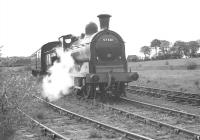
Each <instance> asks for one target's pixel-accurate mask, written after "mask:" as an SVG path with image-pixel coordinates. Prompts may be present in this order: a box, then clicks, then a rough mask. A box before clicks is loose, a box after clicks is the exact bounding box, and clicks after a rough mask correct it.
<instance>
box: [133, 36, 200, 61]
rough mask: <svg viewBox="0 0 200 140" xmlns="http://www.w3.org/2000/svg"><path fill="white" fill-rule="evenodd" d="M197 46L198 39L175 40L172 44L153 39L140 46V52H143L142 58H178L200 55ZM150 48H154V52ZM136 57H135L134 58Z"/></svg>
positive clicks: (199, 42)
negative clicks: (146, 44) (187, 40)
mask: <svg viewBox="0 0 200 140" xmlns="http://www.w3.org/2000/svg"><path fill="white" fill-rule="evenodd" d="M199 48H200V40H197V41H189V42H184V41H176V42H175V43H174V44H172V43H170V42H169V41H167V40H159V39H154V40H152V41H151V43H150V46H142V47H141V48H140V52H141V53H143V54H144V58H143V59H142V60H163V59H180V58H183V57H186V58H193V57H200V54H199V53H197V52H198V50H199ZM152 50H155V54H152ZM137 59H138V60H139V59H140V58H139V57H138V58H137ZM137 59H136V58H135V60H137Z"/></svg>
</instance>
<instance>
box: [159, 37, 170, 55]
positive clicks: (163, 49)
mask: <svg viewBox="0 0 200 140" xmlns="http://www.w3.org/2000/svg"><path fill="white" fill-rule="evenodd" d="M169 44H170V43H169V41H167V40H161V41H160V47H159V50H160V52H161V54H162V55H164V56H165V55H166V54H167V52H168V50H169Z"/></svg>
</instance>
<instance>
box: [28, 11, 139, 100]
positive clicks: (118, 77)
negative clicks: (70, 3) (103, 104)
mask: <svg viewBox="0 0 200 140" xmlns="http://www.w3.org/2000/svg"><path fill="white" fill-rule="evenodd" d="M110 17H111V16H110V15H108V14H101V15H98V18H99V21H100V31H98V27H97V25H96V24H95V23H93V22H91V23H89V24H88V25H87V26H86V28H85V34H82V35H81V36H79V37H76V36H73V35H71V34H68V35H65V36H61V37H60V38H59V40H58V41H54V42H49V43H47V44H45V45H43V46H42V48H41V49H40V50H38V51H36V53H34V55H33V56H35V57H36V58H35V61H36V62H35V63H36V64H35V69H34V70H33V71H32V73H33V75H37V74H45V73H47V71H48V68H49V67H50V66H52V65H53V62H54V61H56V60H57V59H59V58H58V56H57V54H56V49H57V48H60V47H61V48H63V51H69V52H70V53H71V56H72V58H73V59H74V67H73V69H75V70H74V71H75V72H73V73H71V74H72V76H73V77H74V91H75V93H76V94H79V95H82V96H84V97H85V98H94V97H95V96H96V94H102V95H111V96H121V95H122V94H123V95H124V94H125V86H126V84H127V83H129V82H132V81H136V80H137V79H138V77H139V75H138V74H137V72H128V70H127V60H126V55H125V44H124V41H123V39H122V38H121V36H120V35H119V34H117V33H116V32H114V31H111V30H109V20H110ZM72 71H73V70H72Z"/></svg>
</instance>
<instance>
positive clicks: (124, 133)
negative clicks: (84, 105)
mask: <svg viewBox="0 0 200 140" xmlns="http://www.w3.org/2000/svg"><path fill="white" fill-rule="evenodd" d="M33 97H35V98H37V99H38V100H40V101H41V102H44V103H46V104H47V105H48V106H49V107H51V108H53V109H54V110H55V111H57V112H58V113H59V114H62V115H66V116H69V117H70V118H74V119H76V120H79V121H84V122H86V123H92V124H95V125H96V126H97V127H98V128H101V129H103V130H106V131H111V132H113V131H114V132H117V133H119V134H120V135H121V136H122V137H124V138H127V139H132V140H153V139H152V138H150V137H146V136H143V135H139V134H137V133H133V132H129V131H127V130H123V129H120V128H118V127H114V126H111V125H108V124H106V123H102V122H100V121H97V120H94V119H91V118H89V117H86V116H83V115H80V114H77V113H74V112H72V111H69V110H67V109H64V108H62V107H59V106H57V105H55V104H52V103H50V102H47V101H46V100H44V99H42V98H40V97H37V96H33Z"/></svg>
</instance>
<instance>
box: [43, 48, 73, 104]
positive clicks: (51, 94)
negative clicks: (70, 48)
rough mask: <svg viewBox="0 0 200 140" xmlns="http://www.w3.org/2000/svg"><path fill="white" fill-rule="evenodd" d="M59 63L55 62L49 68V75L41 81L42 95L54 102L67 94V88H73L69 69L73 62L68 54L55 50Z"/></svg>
mask: <svg viewBox="0 0 200 140" xmlns="http://www.w3.org/2000/svg"><path fill="white" fill-rule="evenodd" d="M57 54H58V56H59V57H60V62H57V61H55V62H54V64H53V66H52V67H50V68H49V73H50V75H47V76H46V77H44V79H43V92H42V95H43V97H45V98H48V99H49V100H50V101H54V100H57V99H59V98H60V97H62V96H63V95H66V94H68V93H69V88H70V87H71V86H73V84H74V82H73V78H72V77H71V76H70V73H69V71H70V69H71V68H72V67H73V65H74V60H73V58H72V57H71V55H70V53H69V52H63V50H62V49H58V50H57Z"/></svg>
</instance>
